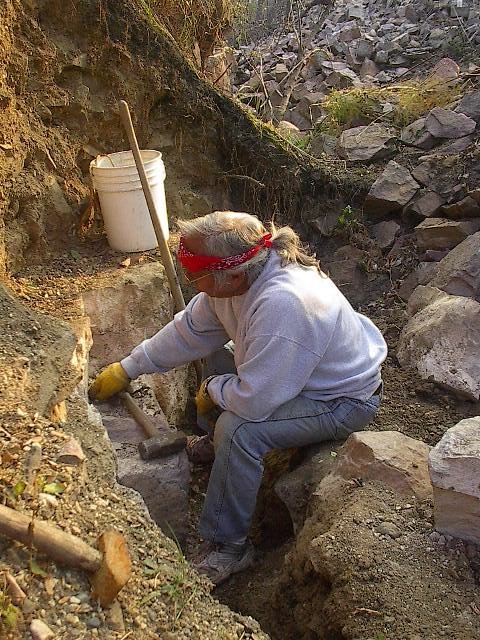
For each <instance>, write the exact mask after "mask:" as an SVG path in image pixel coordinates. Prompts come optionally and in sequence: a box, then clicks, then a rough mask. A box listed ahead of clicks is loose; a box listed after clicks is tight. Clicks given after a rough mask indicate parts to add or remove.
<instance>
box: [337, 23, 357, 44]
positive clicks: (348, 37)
mask: <svg viewBox="0 0 480 640" xmlns="http://www.w3.org/2000/svg"><path fill="white" fill-rule="evenodd" d="M361 35H362V33H361V31H360V27H359V26H358V25H357V23H356V22H355V21H353V22H347V23H345V25H344V26H343V28H342V29H341V30H340V33H339V35H338V39H339V40H340V42H352V41H353V40H356V39H357V38H360V36H361Z"/></svg>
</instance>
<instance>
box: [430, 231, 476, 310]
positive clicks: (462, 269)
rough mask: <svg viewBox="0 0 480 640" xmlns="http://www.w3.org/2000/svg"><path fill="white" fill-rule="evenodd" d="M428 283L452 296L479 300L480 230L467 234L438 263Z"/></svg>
mask: <svg viewBox="0 0 480 640" xmlns="http://www.w3.org/2000/svg"><path fill="white" fill-rule="evenodd" d="M430 284H431V285H432V286H433V287H438V288H439V289H442V290H443V291H445V292H446V293H449V294H451V295H453V296H466V297H468V298H475V300H477V302H480V232H478V233H474V234H473V235H471V236H469V237H468V238H467V239H466V240H464V241H463V242H461V243H460V244H459V245H457V246H456V247H455V248H454V249H452V251H450V252H449V253H448V255H447V256H446V257H445V258H443V260H441V261H440V262H439V263H438V268H437V271H436V273H435V276H434V277H433V279H432V281H431V283H430Z"/></svg>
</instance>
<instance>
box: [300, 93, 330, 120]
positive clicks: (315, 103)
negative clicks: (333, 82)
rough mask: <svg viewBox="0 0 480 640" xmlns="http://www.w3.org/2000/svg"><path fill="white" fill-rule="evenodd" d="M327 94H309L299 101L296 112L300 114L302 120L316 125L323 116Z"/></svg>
mask: <svg viewBox="0 0 480 640" xmlns="http://www.w3.org/2000/svg"><path fill="white" fill-rule="evenodd" d="M324 98H325V94H324V93H321V92H315V93H307V94H306V95H305V96H303V98H302V99H301V100H300V101H299V103H298V104H297V106H296V107H295V109H294V111H295V112H296V113H299V114H300V115H301V116H302V118H305V120H308V121H309V122H312V123H314V122H315V121H316V120H317V119H318V118H319V117H320V116H321V115H322V113H323V112H322V107H321V104H322V101H323V99H324Z"/></svg>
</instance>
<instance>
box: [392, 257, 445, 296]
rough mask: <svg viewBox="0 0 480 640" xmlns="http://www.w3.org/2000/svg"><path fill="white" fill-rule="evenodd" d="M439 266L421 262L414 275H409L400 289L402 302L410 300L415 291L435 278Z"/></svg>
mask: <svg viewBox="0 0 480 640" xmlns="http://www.w3.org/2000/svg"><path fill="white" fill-rule="evenodd" d="M437 267H438V264H437V263H436V262H420V263H419V264H418V266H417V268H416V269H415V271H412V273H410V274H408V276H407V277H406V278H405V280H404V281H403V282H402V284H401V285H400V287H399V289H398V295H399V296H400V298H402V300H405V302H406V301H407V300H409V298H410V296H411V295H412V293H413V291H414V290H415V289H416V288H417V287H418V286H419V285H425V284H427V283H429V282H430V280H431V279H432V278H433V277H434V275H435V273H436V270H437Z"/></svg>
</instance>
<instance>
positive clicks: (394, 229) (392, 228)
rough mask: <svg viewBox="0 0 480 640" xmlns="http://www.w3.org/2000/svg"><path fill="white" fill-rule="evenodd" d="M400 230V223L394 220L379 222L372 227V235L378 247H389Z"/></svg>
mask: <svg viewBox="0 0 480 640" xmlns="http://www.w3.org/2000/svg"><path fill="white" fill-rule="evenodd" d="M399 231H400V225H399V224H397V223H396V222H395V221H394V220H388V221H386V222H379V223H378V224H375V225H374V226H373V227H372V232H373V235H374V236H375V240H376V241H377V244H378V246H379V247H380V249H389V248H390V247H391V246H393V243H394V242H395V238H396V237H397V235H398V233H399Z"/></svg>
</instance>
